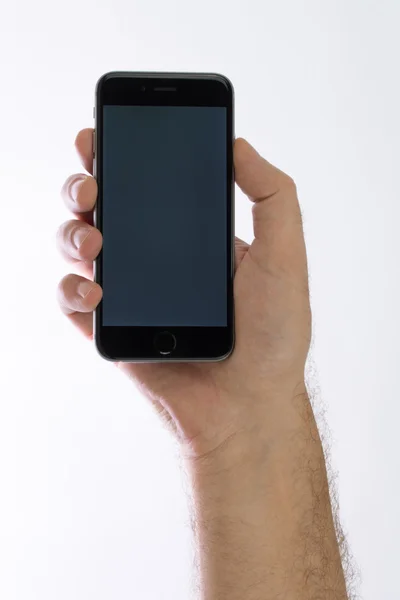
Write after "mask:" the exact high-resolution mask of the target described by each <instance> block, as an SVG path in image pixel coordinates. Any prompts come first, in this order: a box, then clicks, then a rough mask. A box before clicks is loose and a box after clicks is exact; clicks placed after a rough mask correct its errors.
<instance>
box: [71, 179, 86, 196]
mask: <svg viewBox="0 0 400 600" xmlns="http://www.w3.org/2000/svg"><path fill="white" fill-rule="evenodd" d="M85 179H86V177H83V178H82V177H81V178H80V179H75V181H74V182H73V183H72V184H71V187H70V189H69V193H70V195H71V198H72V200H73V201H74V202H76V199H77V198H78V192H79V189H80V187H81V185H82V184H83V182H84V181H85Z"/></svg>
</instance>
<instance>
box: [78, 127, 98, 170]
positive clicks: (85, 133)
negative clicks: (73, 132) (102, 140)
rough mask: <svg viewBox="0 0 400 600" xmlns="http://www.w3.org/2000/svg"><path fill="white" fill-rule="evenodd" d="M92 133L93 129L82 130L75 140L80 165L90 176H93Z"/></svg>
mask: <svg viewBox="0 0 400 600" xmlns="http://www.w3.org/2000/svg"><path fill="white" fill-rule="evenodd" d="M93 132H94V129H93V128H91V127H88V128H86V129H82V130H81V131H80V132H79V133H78V135H77V136H76V138H75V148H76V151H77V152H78V155H79V158H80V159H81V163H82V165H83V166H84V167H85V169H86V171H87V172H88V173H90V174H91V175H93Z"/></svg>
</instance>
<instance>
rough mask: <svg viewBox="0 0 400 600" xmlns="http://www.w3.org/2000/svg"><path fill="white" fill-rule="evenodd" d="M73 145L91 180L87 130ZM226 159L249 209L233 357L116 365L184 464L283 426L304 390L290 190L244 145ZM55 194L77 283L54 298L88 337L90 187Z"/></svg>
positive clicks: (94, 299) (300, 271) (298, 261)
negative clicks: (250, 231) (66, 217)
mask: <svg viewBox="0 0 400 600" xmlns="http://www.w3.org/2000/svg"><path fill="white" fill-rule="evenodd" d="M76 148H77V151H78V153H79V155H80V157H81V160H82V163H83V166H84V167H85V169H86V171H87V172H88V173H89V174H92V167H93V164H92V130H91V129H85V130H83V131H81V132H80V133H79V134H78V136H77V138H76ZM234 162H235V173H236V181H237V184H238V185H239V187H240V188H241V189H242V190H243V192H244V193H245V194H247V196H248V197H249V198H250V199H251V200H252V201H253V203H254V204H253V219H254V240H253V242H252V244H251V245H250V246H249V245H248V244H246V243H245V242H243V241H241V240H236V273H235V282H234V298H235V327H236V345H235V349H234V352H233V353H232V355H231V356H230V357H229V358H228V359H226V360H224V361H221V362H216V363H180V364H178V363H151V364H143V363H125V362H123V363H117V366H118V367H119V368H120V369H121V371H123V372H125V373H126V374H127V375H128V376H129V377H131V378H132V379H133V380H134V381H135V382H136V383H137V384H138V385H139V387H140V389H141V390H142V391H143V392H144V394H145V395H146V396H147V397H148V398H149V399H150V400H151V402H152V403H153V404H154V406H155V407H156V408H157V410H158V411H159V412H160V413H161V414H162V416H163V418H165V419H166V420H167V422H168V423H169V425H170V426H171V427H172V428H173V430H174V431H175V433H176V435H177V436H178V439H179V441H180V442H181V444H182V447H183V449H184V450H185V452H186V453H188V454H189V455H190V456H193V457H201V456H206V455H209V454H210V453H213V452H215V451H216V450H217V449H218V448H221V447H223V446H224V445H225V444H226V442H227V440H231V439H232V438H235V437H236V436H238V435H242V434H245V435H246V436H247V434H249V435H250V436H252V437H254V436H256V437H257V435H258V433H259V432H260V431H261V435H264V433H265V427H270V428H271V434H272V428H273V429H274V430H277V429H279V427H282V428H283V429H285V428H290V423H291V419H292V416H291V415H288V411H289V412H290V411H291V408H290V407H291V405H292V401H293V399H294V398H295V397H296V395H298V394H301V393H303V392H304V367H305V361H306V357H307V353H308V349H309V343H310V333H311V324H310V323H311V319H310V305H309V295H308V275H307V261H306V252H305V245H304V238H303V230H302V223H301V213H300V208H299V204H298V200H297V195H296V188H295V185H294V183H293V181H292V180H291V178H290V177H288V176H287V175H285V174H284V173H283V172H281V171H280V170H279V169H276V168H275V167H273V166H272V165H271V164H269V163H268V162H267V161H266V160H264V159H263V158H262V157H261V156H260V155H259V154H258V153H257V152H256V151H255V150H254V149H253V148H252V147H251V146H250V145H249V144H248V143H247V142H246V141H245V140H243V139H237V140H236V142H235V147H234ZM62 195H63V198H64V200H65V202H66V205H67V206H68V207H69V208H70V209H71V211H72V212H73V213H74V216H75V219H74V220H71V221H67V222H66V223H64V224H62V225H61V227H60V228H59V231H58V235H57V239H58V246H59V248H60V250H61V252H62V253H63V255H64V256H65V257H66V258H67V259H68V260H72V261H74V262H77V263H78V265H79V269H80V272H82V276H79V275H75V274H70V275H67V276H66V277H64V278H63V279H62V280H61V282H60V284H59V288H58V297H59V302H60V305H61V308H62V310H63V311H64V313H66V314H67V315H68V317H69V319H70V320H71V321H72V322H73V323H74V324H75V325H77V326H78V327H79V329H80V330H81V331H82V332H83V333H84V334H85V335H86V336H87V337H88V338H89V339H90V338H92V336H93V325H92V323H93V316H92V312H93V310H94V309H95V307H96V306H97V304H98V303H99V302H100V301H101V297H102V290H101V288H100V286H99V285H98V284H97V283H94V282H93V281H91V279H92V261H93V260H94V259H95V258H96V256H97V255H98V253H99V252H100V250H101V246H102V236H101V233H100V232H99V231H98V230H97V229H95V228H94V227H93V208H94V205H95V202H96V197H97V184H96V181H95V179H94V178H93V177H91V176H85V175H82V174H80V175H72V176H71V177H69V178H68V179H67V181H66V183H65V184H64V186H63V190H62ZM282 415H285V418H284V419H282V418H281V416H282Z"/></svg>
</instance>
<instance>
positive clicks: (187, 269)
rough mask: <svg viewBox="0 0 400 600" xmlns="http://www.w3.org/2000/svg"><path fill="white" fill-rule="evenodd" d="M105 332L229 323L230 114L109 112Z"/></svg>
mask: <svg viewBox="0 0 400 600" xmlns="http://www.w3.org/2000/svg"><path fill="white" fill-rule="evenodd" d="M102 166H103V170H102V178H103V253H102V261H103V266H102V268H103V291H104V293H103V325H106V326H107V325H109V326H166V327H168V326H207V327H213V326H215V327H224V326H226V325H227V157H226V108H223V107H197V106H196V107H194V106H187V107H186V106H104V107H103V165H102Z"/></svg>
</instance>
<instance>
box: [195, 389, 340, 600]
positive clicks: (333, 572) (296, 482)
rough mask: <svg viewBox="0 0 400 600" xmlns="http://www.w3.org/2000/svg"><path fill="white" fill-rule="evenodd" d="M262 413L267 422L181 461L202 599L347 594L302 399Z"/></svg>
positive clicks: (329, 598)
mask: <svg viewBox="0 0 400 600" xmlns="http://www.w3.org/2000/svg"><path fill="white" fill-rule="evenodd" d="M268 410H269V415H267V414H266V415H265V416H266V419H265V421H266V422H265V425H263V424H260V426H259V427H256V428H255V429H254V431H252V432H249V431H248V432H245V431H244V432H242V433H240V434H238V435H237V436H235V437H234V438H232V439H230V440H229V441H228V442H227V443H226V444H225V445H224V447H221V448H219V449H218V450H217V451H216V452H215V453H213V455H212V456H209V457H205V458H203V459H200V460H198V461H194V462H193V461H192V462H191V463H190V465H189V470H190V475H191V479H192V485H193V493H194V513H195V514H194V516H195V535H196V542H197V547H198V563H199V570H200V587H201V593H202V595H201V598H202V600H217V599H218V600H225V599H226V600H228V599H229V600H236V599H238V600H239V599H240V600H253V599H254V600H256V599H257V600H261V599H262V600H269V599H271V600H272V599H274V600H276V599H277V598H282V600H283V599H285V600H292V599H293V600H303V599H304V600H306V599H307V600H314V599H315V600H345V599H346V598H347V594H346V588H345V580H344V575H343V570H342V565H341V559H340V552H339V548H338V543H337V539H336V533H335V528H334V524H333V518H332V509H331V503H330V497H329V488H328V481H327V474H326V468H325V461H324V455H323V451H322V447H321V443H320V439H319V436H318V432H317V429H316V426H315V422H314V419H313V416H312V411H311V407H310V406H309V403H308V399H306V398H303V399H300V400H297V401H296V403H295V402H291V404H290V406H289V405H286V406H285V405H284V404H283V401H282V403H276V405H275V407H274V405H273V403H271V405H270V408H269V409H268ZM286 411H287V412H286ZM275 412H276V414H275ZM282 412H283V413H285V412H286V414H282ZM278 413H279V414H278ZM267 417H268V418H267Z"/></svg>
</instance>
